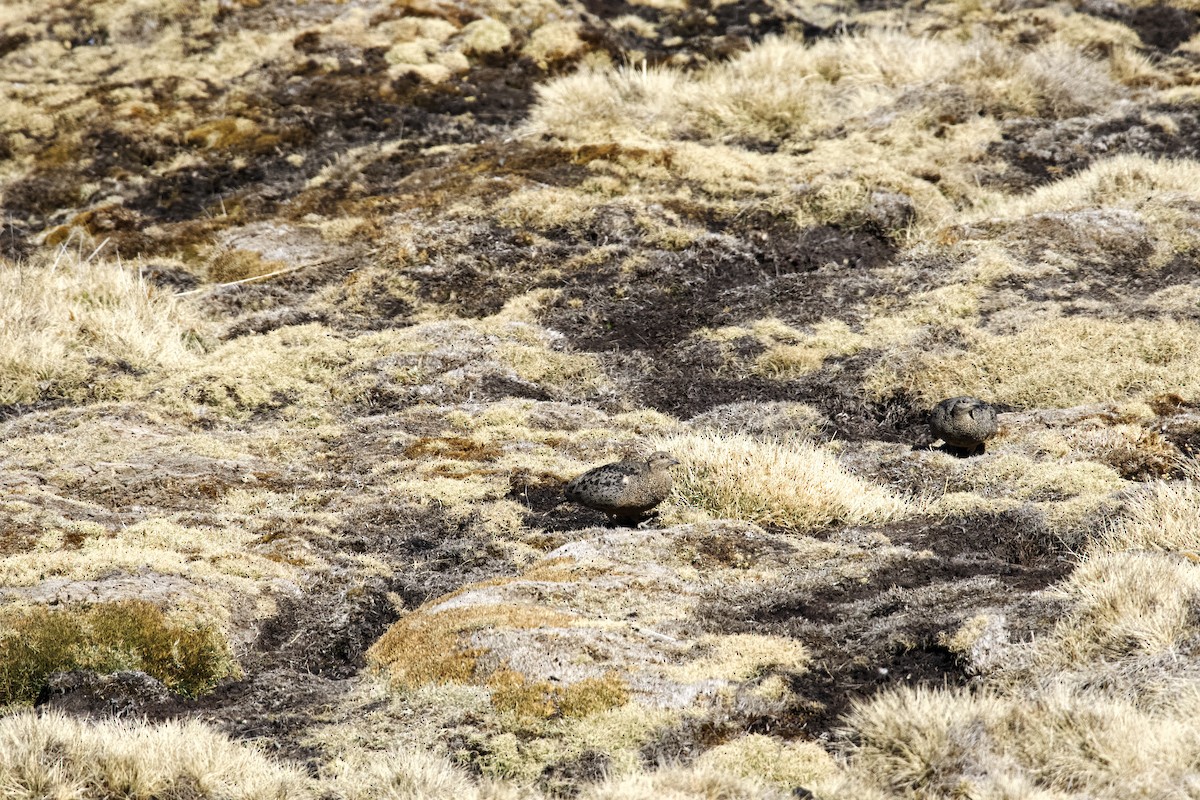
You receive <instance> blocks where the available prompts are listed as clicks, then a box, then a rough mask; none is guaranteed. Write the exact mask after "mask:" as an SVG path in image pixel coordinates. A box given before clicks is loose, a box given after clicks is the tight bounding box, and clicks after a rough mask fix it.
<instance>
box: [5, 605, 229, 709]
mask: <svg viewBox="0 0 1200 800" xmlns="http://www.w3.org/2000/svg"><path fill="white" fill-rule="evenodd" d="M0 621H2V622H3V626H2V627H0V706H4V705H7V704H9V703H28V702H32V701H33V700H34V699H35V698H36V697H37V695H38V692H39V691H41V689H42V687H43V686H44V685H45V681H46V678H47V677H48V676H49V675H50V674H51V673H53V672H57V671H59V670H72V669H90V670H95V671H96V672H99V673H102V674H104V673H110V672H116V671H118V670H126V669H130V670H141V671H143V672H146V673H148V674H150V675H152V676H153V677H155V678H158V679H159V680H160V681H162V682H163V684H165V685H166V686H167V688H169V689H171V690H173V691H176V692H179V693H182V694H187V695H196V694H201V693H203V692H205V691H207V690H209V689H211V688H212V687H213V686H215V685H216V683H217V681H218V680H220V679H221V678H224V677H228V676H230V675H234V674H236V673H237V671H238V667H237V663H236V662H235V661H234V659H233V655H232V653H231V652H230V648H229V642H228V641H227V640H226V639H225V636H224V635H223V634H222V633H221V632H220V631H218V630H216V629H215V628H214V627H212V626H211V625H202V624H198V623H195V622H189V621H181V620H178V619H171V618H169V617H168V616H167V615H166V614H165V613H164V612H163V611H162V610H161V609H160V608H158V607H157V606H155V605H153V604H152V603H147V602H145V601H142V600H125V601H119V602H114V603H100V604H97V605H94V606H85V607H81V608H65V609H54V610H51V609H48V608H44V607H35V608H31V609H27V610H24V611H13V610H10V611H8V612H7V613H4V614H0Z"/></svg>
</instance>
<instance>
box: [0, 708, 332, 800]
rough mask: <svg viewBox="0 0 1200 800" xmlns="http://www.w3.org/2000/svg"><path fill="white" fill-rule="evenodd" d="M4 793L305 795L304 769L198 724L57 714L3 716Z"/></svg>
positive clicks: (119, 797) (144, 798)
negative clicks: (87, 719) (98, 719)
mask: <svg viewBox="0 0 1200 800" xmlns="http://www.w3.org/2000/svg"><path fill="white" fill-rule="evenodd" d="M0 790H2V792H3V794H4V796H5V797H9V798H14V800H16V799H17V798H28V799H29V800H32V799H33V798H43V797H45V798H48V797H55V798H68V797H86V798H89V800H152V799H153V798H165V797H180V798H182V797H187V798H193V799H194V800H285V798H286V800H293V798H295V799H296V800H305V798H309V797H314V796H315V793H314V792H313V791H312V782H311V781H310V780H309V778H308V777H307V776H306V775H305V774H304V772H303V771H301V770H299V769H295V768H291V767H285V766H282V765H280V764H277V763H276V762H274V761H271V760H270V759H268V758H266V757H265V756H264V755H262V754H261V753H260V752H259V751H258V750H256V749H255V748H254V747H253V746H252V745H248V744H245V743H241V742H237V743H235V742H232V741H230V740H229V739H228V738H227V737H225V736H223V735H222V734H220V733H217V732H215V731H213V730H212V729H210V728H208V727H207V726H205V725H203V724H201V723H199V722H164V723H160V724H157V725H148V724H145V723H136V722H116V721H114V722H96V723H88V722H82V721H79V720H75V719H70V718H68V717H65V716H63V715H61V714H58V713H54V712H51V713H45V714H34V713H32V712H21V713H17V714H12V715H9V716H6V717H0Z"/></svg>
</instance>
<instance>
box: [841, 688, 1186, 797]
mask: <svg viewBox="0 0 1200 800" xmlns="http://www.w3.org/2000/svg"><path fill="white" fill-rule="evenodd" d="M1195 712H1196V708H1195V703H1194V701H1192V702H1184V703H1181V704H1180V705H1179V707H1178V708H1177V709H1176V710H1174V711H1165V712H1155V711H1148V710H1146V709H1145V708H1143V707H1140V706H1139V705H1138V704H1137V703H1136V702H1132V701H1130V700H1129V699H1126V698H1121V697H1111V696H1106V695H1104V694H1103V693H1101V692H1098V691H1091V692H1088V691H1072V690H1069V689H1066V688H1064V687H1052V688H1049V689H1043V690H1036V691H1034V692H1032V694H1031V696H1028V697H1005V696H1002V695H998V694H996V693H994V692H992V691H986V690H985V691H977V692H972V693H967V692H962V691H958V690H946V689H909V688H902V689H899V690H895V691H888V692H883V693H881V694H878V695H876V696H875V697H873V698H871V699H870V700H869V701H866V702H860V703H858V704H856V706H855V707H854V709H853V711H852V713H851V714H850V716H849V718H848V720H847V724H848V727H849V733H850V736H851V739H852V741H853V742H854V743H855V747H854V749H853V750H852V751H851V753H850V758H849V761H848V763H847V771H848V772H850V773H852V774H853V775H854V776H856V777H857V778H859V779H860V780H865V781H866V782H867V783H869V784H874V785H875V786H876V787H877V788H880V789H885V790H887V791H889V792H894V793H896V794H900V795H903V796H916V797H1029V798H1033V797H1038V798H1041V797H1045V798H1047V799H1048V798H1052V797H1053V798H1062V797H1097V798H1105V799H1106V800H1118V798H1129V797H1164V796H1172V795H1174V794H1179V795H1180V796H1187V795H1188V794H1189V792H1190V787H1192V786H1194V776H1195V771H1196V769H1197V767H1200V760H1198V758H1197V755H1196V754H1197V752H1200V750H1198V746H1200V723H1197V721H1196V720H1197V717H1196V714H1195ZM835 796H837V795H836V794H835ZM848 796H851V795H848ZM860 796H861V795H860Z"/></svg>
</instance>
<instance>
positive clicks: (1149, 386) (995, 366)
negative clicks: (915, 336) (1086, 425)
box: [868, 316, 1200, 408]
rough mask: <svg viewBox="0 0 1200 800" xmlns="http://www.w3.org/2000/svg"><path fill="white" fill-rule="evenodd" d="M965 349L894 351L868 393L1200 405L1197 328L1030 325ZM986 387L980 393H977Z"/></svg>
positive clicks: (973, 338) (1064, 321) (972, 338)
mask: <svg viewBox="0 0 1200 800" xmlns="http://www.w3.org/2000/svg"><path fill="white" fill-rule="evenodd" d="M964 338H965V340H966V341H965V343H964V344H963V345H962V346H956V347H946V346H943V347H940V348H937V349H933V350H917V349H910V350H901V351H900V352H898V353H897V354H896V355H895V356H894V357H892V358H889V359H887V360H886V361H884V362H881V363H880V365H879V366H878V367H876V368H875V369H874V370H873V371H872V374H871V375H870V376H869V378H868V388H869V389H870V390H871V391H873V392H874V393H875V394H877V395H880V396H886V395H888V394H891V393H892V392H894V391H895V390H896V388H897V387H903V388H904V389H905V390H906V391H908V392H909V393H910V394H912V395H913V396H915V397H918V398H921V399H922V400H923V401H925V402H927V403H932V402H935V401H936V400H939V399H941V398H943V397H950V396H953V395H956V394H963V393H970V394H979V395H980V396H983V397H984V398H985V399H987V400H991V401H994V402H1001V403H1008V404H1011V405H1014V406H1018V407H1022V408H1045V407H1050V408H1069V407H1071V406H1076V405H1084V404H1088V403H1097V402H1119V401H1126V400H1148V399H1150V398H1153V397H1155V396H1157V395H1161V394H1163V393H1166V392H1176V393H1179V394H1181V395H1184V396H1195V395H1200V349H1198V348H1196V347H1194V346H1192V345H1193V342H1196V341H1200V326H1198V325H1196V324H1195V323H1192V322H1176V321H1172V320H1143V319H1128V320H1127V319H1121V320H1109V319H1095V318H1090V317H1083V316H1074V317H1053V318H1049V319H1046V318H1033V319H1028V320H1025V321H1024V324H1022V326H1021V327H1020V329H1019V330H1017V331H1016V332H1015V333H1013V334H1011V335H1003V334H993V333H989V332H986V331H983V330H979V329H968V330H966V331H964ZM983 387H986V391H984V388H983Z"/></svg>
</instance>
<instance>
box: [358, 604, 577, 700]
mask: <svg viewBox="0 0 1200 800" xmlns="http://www.w3.org/2000/svg"><path fill="white" fill-rule="evenodd" d="M443 601H444V598H442V599H439V600H438V601H436V602H443ZM571 620H572V617H571V616H570V615H568V614H563V613H561V612H557V611H551V610H547V609H543V608H535V607H533V606H516V605H486V606H472V607H470V608H452V609H448V610H445V611H437V612H430V611H427V610H425V607H422V608H420V609H417V610H416V611H414V612H413V613H411V614H409V615H408V616H406V617H404V618H403V619H401V620H399V621H398V622H396V623H395V624H394V625H392V627H391V628H389V629H388V630H387V632H386V633H384V635H383V636H382V637H380V639H379V641H377V642H376V643H375V644H374V645H372V646H371V649H370V650H369V651H367V659H368V661H370V662H371V663H372V664H374V665H375V666H376V667H377V668H378V669H380V670H383V671H384V672H386V673H387V674H388V677H389V679H390V680H391V683H392V685H393V686H396V687H398V688H415V687H418V686H424V685H426V684H430V683H470V682H472V681H474V680H476V679H478V678H479V677H480V676H477V675H476V662H477V660H478V659H479V657H480V656H481V655H483V652H484V651H483V650H481V649H480V648H477V647H472V646H471V645H470V644H469V643H466V642H465V641H464V640H465V639H466V637H468V636H469V635H470V634H471V633H473V632H475V631H478V630H482V629H485V628H501V629H502V628H540V627H551V626H562V625H567V624H569V623H570V622H571Z"/></svg>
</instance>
